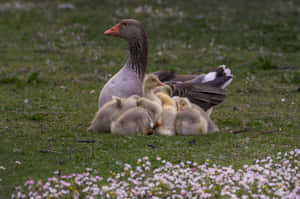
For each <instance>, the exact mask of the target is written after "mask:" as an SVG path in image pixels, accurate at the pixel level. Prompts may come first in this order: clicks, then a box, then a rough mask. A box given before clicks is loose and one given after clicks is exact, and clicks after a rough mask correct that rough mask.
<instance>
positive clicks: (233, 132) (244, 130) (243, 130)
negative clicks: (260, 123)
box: [230, 128, 249, 134]
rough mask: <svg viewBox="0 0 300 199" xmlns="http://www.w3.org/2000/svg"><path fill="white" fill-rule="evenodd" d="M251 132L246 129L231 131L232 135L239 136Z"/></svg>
mask: <svg viewBox="0 0 300 199" xmlns="http://www.w3.org/2000/svg"><path fill="white" fill-rule="evenodd" d="M247 131H249V129H248V128H244V129H239V130H234V131H230V132H231V133H232V134H238V133H244V132H247Z"/></svg>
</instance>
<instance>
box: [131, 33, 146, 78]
mask: <svg viewBox="0 0 300 199" xmlns="http://www.w3.org/2000/svg"><path fill="white" fill-rule="evenodd" d="M129 52H130V56H129V58H128V60H127V66H128V67H129V68H130V69H132V70H133V71H135V72H136V73H137V74H138V76H139V78H140V80H141V81H143V79H144V74H145V71H146V67H147V56H148V45H147V37H146V35H145V34H143V35H141V37H139V38H136V39H132V40H130V41H129Z"/></svg>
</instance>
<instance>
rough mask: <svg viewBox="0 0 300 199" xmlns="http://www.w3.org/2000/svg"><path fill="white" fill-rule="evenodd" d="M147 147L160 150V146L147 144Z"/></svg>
mask: <svg viewBox="0 0 300 199" xmlns="http://www.w3.org/2000/svg"><path fill="white" fill-rule="evenodd" d="M147 146H148V147H150V148H153V149H155V148H158V147H159V146H157V145H154V144H147Z"/></svg>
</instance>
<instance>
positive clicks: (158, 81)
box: [156, 79, 165, 86]
mask: <svg viewBox="0 0 300 199" xmlns="http://www.w3.org/2000/svg"><path fill="white" fill-rule="evenodd" d="M156 83H157V86H165V84H164V83H162V82H161V81H160V80H159V79H158V80H157V81H156Z"/></svg>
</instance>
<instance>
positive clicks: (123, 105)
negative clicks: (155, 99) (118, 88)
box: [88, 95, 139, 132]
mask: <svg viewBox="0 0 300 199" xmlns="http://www.w3.org/2000/svg"><path fill="white" fill-rule="evenodd" d="M138 98H139V96H137V95H132V96H130V97H129V98H120V97H113V100H111V101H109V102H107V103H106V104H104V105H103V106H102V107H100V108H99V110H98V112H97V113H96V114H95V116H94V118H93V120H92V122H91V125H90V126H89V128H88V131H89V130H94V131H98V132H100V131H101V132H110V126H111V123H112V121H115V120H116V119H117V118H118V117H119V116H120V115H121V114H122V113H124V112H125V111H127V110H128V109H130V108H133V107H136V101H137V99H138Z"/></svg>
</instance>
